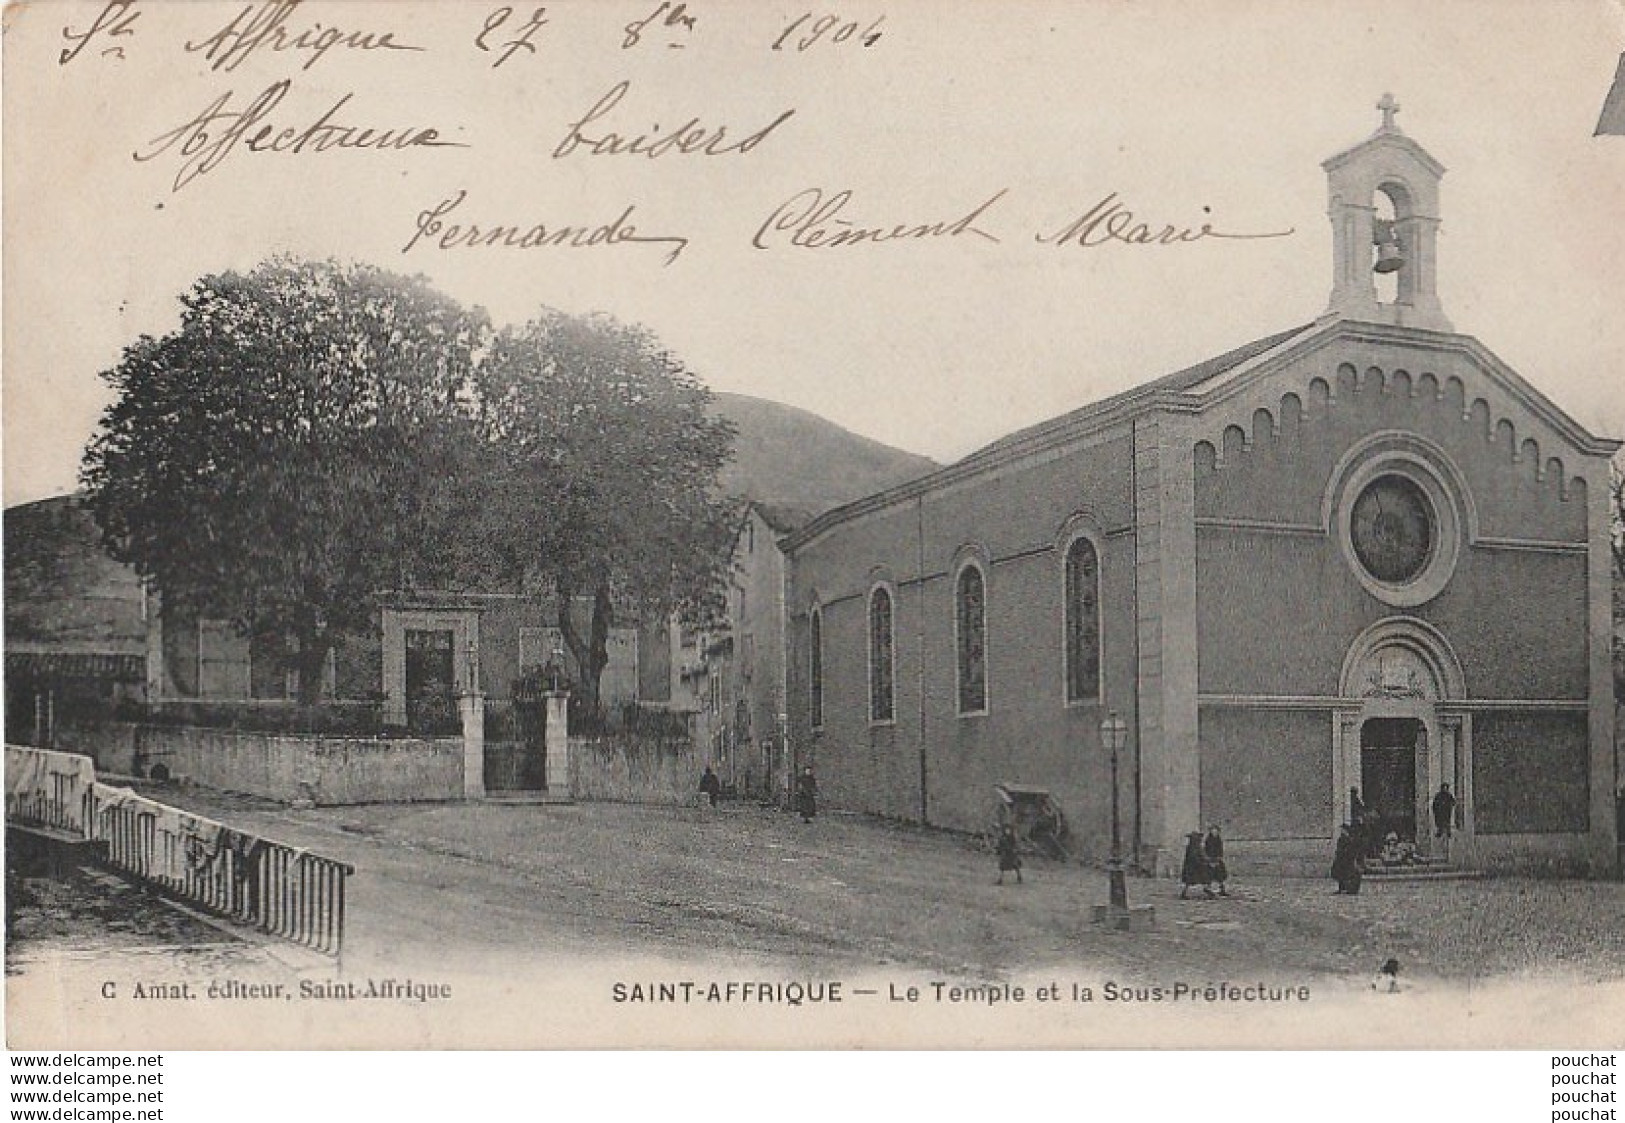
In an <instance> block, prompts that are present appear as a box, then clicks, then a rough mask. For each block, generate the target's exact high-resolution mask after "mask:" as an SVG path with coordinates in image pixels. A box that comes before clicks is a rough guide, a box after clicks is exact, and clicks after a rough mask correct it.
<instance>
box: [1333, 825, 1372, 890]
mask: <svg viewBox="0 0 1625 1123" xmlns="http://www.w3.org/2000/svg"><path fill="white" fill-rule="evenodd" d="M1362 849H1363V847H1362V845H1361V841H1360V840H1359V839H1357V838H1356V837H1355V836H1354V831H1353V830H1351V829H1350V828H1349V825H1348V824H1347V823H1345V824H1343V829H1342V831H1341V832H1340V833H1339V834H1338V836H1337V850H1336V852H1335V853H1334V854H1333V855H1332V878H1333V880H1335V881H1336V882H1337V891H1338V892H1339V893H1346V894H1348V895H1349V896H1353V895H1354V894H1356V893H1358V892H1359V891H1360V878H1361V877H1362V875H1363V874H1364V872H1365V871H1364V869H1363V868H1362V867H1361V862H1362V860H1363V858H1364V855H1363V854H1362V853H1361V851H1362Z"/></svg>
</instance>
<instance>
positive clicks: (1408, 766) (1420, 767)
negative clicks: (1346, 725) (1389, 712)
mask: <svg viewBox="0 0 1625 1123" xmlns="http://www.w3.org/2000/svg"><path fill="white" fill-rule="evenodd" d="M1426 765H1427V726H1426V725H1425V724H1423V723H1422V721H1421V720H1419V719H1417V718H1414V717H1372V718H1366V719H1365V720H1364V721H1362V722H1361V723H1360V793H1361V796H1362V797H1363V798H1364V800H1365V806H1366V811H1367V814H1369V815H1371V816H1373V817H1378V818H1377V821H1378V822H1379V823H1380V827H1379V828H1378V831H1377V834H1378V835H1379V837H1380V836H1381V835H1384V834H1387V833H1388V832H1390V831H1391V832H1393V833H1394V834H1397V835H1398V836H1399V838H1400V841H1402V842H1419V843H1423V844H1424V845H1425V840H1426V835H1427V831H1426V827H1425V823H1423V822H1418V819H1417V814H1418V811H1417V806H1418V803H1419V802H1420V801H1419V800H1418V795H1419V793H1420V792H1425V791H1426V790H1427V788H1426V787H1425V786H1424V785H1425V784H1426V783H1427V779H1428V777H1426V776H1425V775H1423V776H1418V773H1419V772H1421V773H1425V772H1426Z"/></svg>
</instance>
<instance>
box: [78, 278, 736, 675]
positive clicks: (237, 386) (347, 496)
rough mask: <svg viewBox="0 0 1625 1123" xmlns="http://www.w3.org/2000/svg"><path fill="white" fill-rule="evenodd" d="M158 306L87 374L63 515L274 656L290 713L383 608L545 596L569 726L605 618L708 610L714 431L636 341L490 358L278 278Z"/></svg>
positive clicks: (698, 387) (585, 343)
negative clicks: (168, 312)
mask: <svg viewBox="0 0 1625 1123" xmlns="http://www.w3.org/2000/svg"><path fill="white" fill-rule="evenodd" d="M181 303H182V306H183V313H182V318H181V325H180V327H179V328H178V329H177V330H176V331H173V332H171V333H169V334H168V335H165V336H163V337H162V338H153V337H150V336H144V337H142V338H141V339H139V340H137V341H136V342H135V343H134V344H132V345H131V346H130V347H129V348H127V349H126V351H125V353H124V355H123V358H122V360H121V361H120V362H119V364H118V365H117V366H116V367H114V368H113V369H112V370H110V371H107V372H105V373H104V375H103V377H104V378H105V379H106V381H107V382H108V383H109V384H110V385H111V386H112V387H113V389H114V391H115V401H114V402H113V404H112V405H111V406H109V407H108V409H107V410H106V412H105V413H104V415H103V418H102V427H101V431H100V433H99V434H98V436H97V437H96V438H95V439H94V440H93V441H92V443H91V445H90V447H89V448H88V449H87V451H86V453H85V458H84V463H83V466H82V472H81V478H82V482H83V484H84V486H85V489H86V491H87V493H88V504H89V506H90V509H91V511H92V513H93V514H94V516H95V517H96V520H97V522H98V523H99V524H100V526H101V529H102V533H103V536H104V539H105V541H106V543H107V545H108V547H109V548H110V550H111V552H112V553H113V554H114V556H115V557H117V558H118V559H119V560H121V561H126V562H129V563H131V564H132V565H134V566H135V567H136V569H137V570H138V571H139V572H140V573H141V574H142V575H143V576H145V577H147V578H149V579H150V580H151V581H152V582H153V583H154V584H155V586H156V587H157V588H158V590H159V591H160V592H161V593H162V595H163V597H164V599H165V602H166V603H167V604H168V605H170V606H172V607H174V608H176V609H179V610H181V611H182V612H183V613H190V614H195V615H207V616H210V617H215V618H224V619H229V620H232V621H234V622H235V623H236V624H237V625H238V627H239V628H240V629H241V630H242V631H243V632H244V633H245V634H271V635H277V636H282V637H290V638H292V639H294V640H295V641H296V642H295V644H294V645H293V646H294V650H295V652H296V655H295V659H296V660H297V665H298V666H299V669H300V684H301V694H302V696H303V700H305V701H314V700H316V698H317V697H318V695H319V691H320V688H321V679H322V675H321V669H322V667H323V665H324V663H325V660H326V657H327V654H328V652H329V650H330V649H331V648H332V646H333V644H334V643H335V642H336V640H337V639H338V637H340V636H341V635H343V634H346V633H350V634H362V633H366V632H368V631H370V630H372V629H374V628H375V627H376V626H377V610H378V601H379V597H380V596H381V595H385V594H388V593H392V592H395V591H399V590H403V589H410V588H412V587H423V586H432V587H440V588H444V587H462V588H486V589H495V588H503V587H506V588H521V589H523V588H530V589H535V588H537V587H538V586H541V587H545V588H546V589H547V591H548V592H549V593H550V594H551V595H552V596H553V598H554V600H555V603H556V605H557V606H558V622H559V627H560V629H561V631H562V632H563V634H564V637H565V642H566V644H567V645H568V647H569V649H570V651H571V653H572V654H573V655H574V656H575V661H576V665H577V667H578V668H579V671H580V677H579V681H578V683H577V686H578V689H579V691H580V692H581V693H582V695H584V700H585V701H586V702H587V704H588V705H589V706H596V703H597V697H598V682H599V679H600V677H601V675H602V672H603V669H604V667H605V665H606V664H607V662H608V639H609V630H610V628H611V627H612V626H613V625H614V624H615V623H616V618H617V613H618V612H621V613H624V612H625V611H626V610H628V609H630V610H633V611H635V612H637V613H639V614H644V615H645V618H648V617H649V614H652V615H653V616H655V617H660V618H663V617H664V615H665V614H666V613H668V612H671V611H674V610H675V611H680V612H683V613H684V614H685V615H686V616H688V617H689V618H697V617H699V616H702V615H704V614H706V613H707V612H712V611H715V610H716V608H717V607H718V605H719V604H720V601H721V594H722V591H723V579H724V566H725V562H726V558H727V555H728V547H729V544H730V539H731V517H732V510H731V507H730V505H729V504H728V503H726V502H725V501H723V500H721V499H720V498H719V497H718V487H717V483H718V475H719V472H720V470H721V469H722V467H723V465H724V464H725V463H726V462H727V460H728V459H729V457H730V456H731V454H732V439H733V430H732V426H731V425H730V424H729V423H728V422H726V421H723V420H720V419H717V418H715V417H713V416H712V415H711V413H710V406H711V395H710V392H709V391H708V390H707V389H706V388H705V387H704V385H703V384H702V383H701V382H700V381H699V380H698V379H697V378H696V377H695V376H694V375H693V374H692V373H691V372H690V371H689V370H687V369H686V368H685V367H684V365H683V364H682V363H681V362H680V361H678V360H677V359H676V358H675V357H674V356H672V355H671V354H670V353H668V352H667V351H665V350H664V349H663V348H662V347H661V346H660V344H659V343H658V341H657V340H656V339H655V338H654V336H653V335H652V334H651V333H649V332H648V331H647V330H646V329H644V328H641V327H629V326H626V325H623V324H620V323H618V322H616V321H615V320H613V319H610V318H609V317H605V316H588V317H578V316H569V315H565V314H563V313H559V312H553V311H545V312H543V313H542V314H540V315H539V316H537V318H535V319H534V320H532V321H531V322H529V323H527V324H525V325H523V326H522V327H516V328H508V329H505V330H503V331H501V332H500V333H496V334H495V335H493V334H492V332H491V330H490V328H489V325H488V324H487V322H486V319H485V315H484V313H483V312H482V311H480V310H477V309H476V310H472V311H469V310H465V309H463V308H462V307H460V306H459V305H458V304H457V303H455V302H454V301H452V300H451V299H449V298H447V297H445V296H443V295H441V294H440V293H438V292H436V291H434V290H433V289H431V288H430V287H429V286H428V284H427V283H426V282H425V281H423V280H422V279H407V278H404V277H399V276H395V275H392V274H389V273H385V272H382V271H380V270H378V269H375V268H371V267H367V266H360V265H341V264H338V263H335V262H322V263H309V262H299V261H294V260H290V259H276V260H273V261H270V262H267V263H265V264H263V265H261V266H259V267H257V268H256V269H254V270H252V271H251V272H249V273H246V274H239V273H232V272H228V273H221V274H217V275H212V276H207V277H204V278H202V279H200V280H199V281H198V282H197V283H196V284H195V285H194V286H193V287H192V289H191V290H190V291H189V292H188V293H187V294H185V295H184V296H183V297H182V300H181ZM587 601H590V603H591V604H592V606H593V609H592V612H591V614H590V617H589V618H588V619H589V620H590V623H589V624H588V626H587V628H586V630H585V632H583V629H582V627H581V619H580V617H579V616H578V615H577V613H575V612H573V611H572V608H573V607H574V606H576V605H577V604H579V603H584V602H587Z"/></svg>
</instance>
